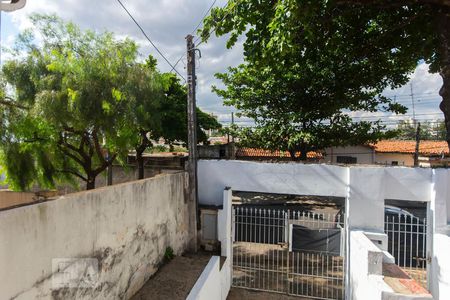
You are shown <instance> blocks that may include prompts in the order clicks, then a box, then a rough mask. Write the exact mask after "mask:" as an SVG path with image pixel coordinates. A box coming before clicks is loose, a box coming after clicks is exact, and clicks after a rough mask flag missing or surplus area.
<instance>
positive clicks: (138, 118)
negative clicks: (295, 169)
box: [119, 56, 165, 179]
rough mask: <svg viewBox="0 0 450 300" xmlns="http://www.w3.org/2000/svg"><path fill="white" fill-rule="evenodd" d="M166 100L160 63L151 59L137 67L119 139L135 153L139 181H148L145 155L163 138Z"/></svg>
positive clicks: (130, 81)
mask: <svg viewBox="0 0 450 300" xmlns="http://www.w3.org/2000/svg"><path fill="white" fill-rule="evenodd" d="M164 97H165V95H164V82H163V77H162V76H161V74H160V73H159V72H158V71H157V70H156V60H155V59H154V58H153V57H151V56H149V58H148V59H147V60H146V61H145V63H136V64H134V65H133V67H132V69H131V72H129V77H128V78H127V83H126V85H125V98H126V99H127V103H126V106H127V109H126V111H125V113H124V114H122V118H121V121H120V123H121V124H122V125H121V126H120V129H119V135H121V136H123V137H124V139H123V141H124V142H125V144H124V145H121V148H128V149H130V150H131V149H134V150H135V154H136V166H137V169H138V178H139V179H143V178H144V156H143V155H144V152H145V151H146V150H148V149H149V148H150V147H152V142H151V139H158V138H159V136H158V135H159V134H161V113H162V112H161V102H162V101H163V98H164ZM127 144H128V147H127V146H126V145H127ZM126 155H128V153H126Z"/></svg>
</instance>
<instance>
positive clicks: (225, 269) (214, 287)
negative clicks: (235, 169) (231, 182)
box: [186, 188, 233, 300]
mask: <svg viewBox="0 0 450 300" xmlns="http://www.w3.org/2000/svg"><path fill="white" fill-rule="evenodd" d="M231 202H232V191H231V189H229V188H226V189H225V190H224V191H223V208H222V209H220V210H219V211H218V216H217V217H218V220H217V224H218V225H217V235H218V239H219V241H220V244H221V256H222V257H223V259H225V261H224V262H223V265H222V266H220V257H219V256H213V257H212V258H211V260H210V261H209V263H208V265H207V266H206V267H205V269H204V270H203V272H202V274H201V275H200V277H199V278H198V280H197V282H196V283H195V285H194V287H193V288H192V290H191V291H190V293H189V295H188V297H187V298H186V299H187V300H210V299H215V300H226V299H227V296H228V293H229V291H230V288H231V276H232V273H231V268H232V266H231V260H232V257H231V255H232V254H231V251H232V247H233V245H232V238H231V236H232V228H231V227H232V221H231V220H232V212H231V209H232V206H231Z"/></svg>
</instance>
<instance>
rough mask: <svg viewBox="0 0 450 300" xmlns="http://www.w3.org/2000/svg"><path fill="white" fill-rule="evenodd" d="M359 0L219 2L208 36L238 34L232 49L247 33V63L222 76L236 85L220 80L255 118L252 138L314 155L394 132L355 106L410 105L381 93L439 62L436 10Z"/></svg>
mask: <svg viewBox="0 0 450 300" xmlns="http://www.w3.org/2000/svg"><path fill="white" fill-rule="evenodd" d="M357 2H358V1H356V2H355V3H354V4H351V1H325V0H323V1H322V0H320V1H308V0H288V1H257V0H230V1H229V2H228V4H227V5H226V6H225V7H224V8H216V9H213V10H212V12H211V16H210V17H209V18H207V19H206V20H205V27H204V29H203V31H202V37H203V39H208V38H209V33H210V32H211V31H212V30H215V33H216V34H217V35H219V36H220V35H224V34H230V38H229V40H228V44H227V46H228V47H232V46H233V45H234V44H235V43H236V42H237V40H238V37H239V36H241V35H245V41H244V58H245V62H244V64H242V65H240V66H238V67H235V68H230V69H229V73H227V74H218V75H217V76H218V78H220V79H221V80H222V81H223V82H224V84H225V86H226V88H225V89H217V88H214V90H215V91H216V92H217V93H218V94H219V95H220V96H221V97H223V98H224V99H225V104H226V105H233V106H235V107H236V108H237V109H239V110H240V111H241V112H242V114H243V115H245V116H248V117H251V118H253V119H254V120H255V124H256V128H255V129H253V130H252V129H246V130H242V131H241V134H243V135H244V140H248V141H253V142H258V143H259V145H258V146H261V147H265V148H268V149H283V150H289V151H290V152H291V153H295V152H296V151H301V152H302V155H303V157H302V158H306V152H307V151H309V150H314V149H322V148H325V147H328V146H333V145H345V144H355V143H363V142H370V141H375V140H377V139H380V138H386V137H390V136H391V134H392V132H389V131H385V128H384V126H382V124H381V122H374V123H370V122H353V120H352V119H351V118H350V117H349V116H348V113H349V112H354V111H366V112H374V111H377V110H382V111H388V112H394V113H404V112H405V111H406V108H405V107H403V106H402V105H400V104H398V103H395V102H393V101H392V99H388V98H386V97H383V96H381V92H382V91H383V90H384V89H386V88H388V87H390V88H396V87H399V86H401V85H404V84H405V83H406V82H407V81H408V75H409V74H410V73H411V72H412V71H413V70H414V69H415V67H416V65H417V63H418V62H419V61H420V60H425V61H426V62H428V63H430V64H431V69H432V70H438V69H439V65H440V63H439V62H440V61H441V59H440V57H439V55H438V52H437V51H436V45H437V43H438V39H437V34H436V31H435V28H434V27H433V26H432V25H429V24H428V23H430V22H429V20H430V19H429V18H430V16H431V14H432V11H431V10H430V9H425V10H424V6H423V5H421V4H420V3H419V4H417V3H416V1H413V2H411V3H408V5H395V6H393V7H392V8H391V9H389V10H387V9H380V7H376V6H375V5H374V6H371V7H368V6H367V5H363V4H361V3H357ZM360 2H370V1H360ZM373 2H376V1H373ZM381 2H383V1H381ZM385 2H386V1H385ZM393 2H396V1H393ZM398 2H401V1H398ZM419 2H420V1H419ZM422 25H423V26H422Z"/></svg>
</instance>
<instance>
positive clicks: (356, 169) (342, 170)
mask: <svg viewBox="0 0 450 300" xmlns="http://www.w3.org/2000/svg"><path fill="white" fill-rule="evenodd" d="M199 182H200V183H201V184H200V185H199V200H200V203H202V204H213V205H224V207H228V206H229V205H230V204H229V203H228V202H227V201H228V200H226V201H225V202H224V200H223V199H228V197H229V196H226V195H228V194H227V193H230V192H231V191H229V192H225V194H224V192H223V190H224V188H225V187H231V188H232V189H233V190H237V191H248V192H263V193H280V194H297V195H319V196H338V197H345V198H346V206H347V207H346V208H347V211H346V220H347V225H348V229H349V230H363V231H371V232H373V233H374V234H375V235H377V234H383V233H384V201H385V200H386V199H395V200H409V201H424V202H429V208H430V211H429V221H430V222H432V224H433V226H430V228H438V227H442V226H446V225H447V224H450V188H449V182H450V171H449V170H446V169H423V168H405V167H381V166H351V167H341V166H330V165H318V164H315V165H304V164H299V163H260V162H248V161H225V160H221V161H217V160H216V161H215V160H201V161H199ZM224 195H225V196H224ZM222 214H224V213H223V212H222ZM219 215H220V212H219ZM219 218H222V219H223V220H222V219H219V222H218V226H219V229H218V230H219V236H224V237H223V238H225V239H229V235H228V233H226V230H228V228H229V225H228V224H227V223H226V222H225V221H224V220H225V219H226V218H228V216H226V215H225V214H224V215H223V216H222V217H219ZM223 224H227V225H225V226H226V227H225V229H223V228H221V226H223ZM433 230H434V229H433ZM220 232H222V234H221V233H220ZM225 233H226V234H225ZM224 234H225V235H224ZM435 236H437V239H438V240H439V245H437V243H438V242H436V241H435V240H434V237H435ZM447 239H448V236H444V235H442V234H440V235H439V234H438V233H436V232H434V231H430V232H429V235H428V241H429V242H430V245H429V251H430V256H432V257H433V261H437V263H432V264H431V265H430V266H429V267H430V272H432V274H433V275H432V278H430V282H433V287H432V288H431V291H432V292H433V295H434V294H435V293H438V292H439V290H442V289H443V290H445V289H446V287H447V285H448V284H449V282H450V263H448V262H447V260H446V257H445V256H444V253H447V254H446V255H447V256H448V253H450V245H449V244H448V242H447ZM348 243H349V242H348ZM230 244H231V242H230ZM224 245H225V244H222V246H223V247H224V248H222V251H223V252H222V253H224V251H229V250H228V246H224ZM436 245H437V248H436ZM347 247H348V248H350V251H351V247H352V246H351V245H349V244H347ZM447 247H448V248H447ZM225 253H227V252H225ZM348 255H349V256H348V257H349V258H350V259H348V260H347V263H349V261H351V260H352V259H353V252H352V253H351V254H348ZM444 262H445V263H446V266H447V265H448V266H449V270H447V268H446V267H445V266H444V267H441V266H442V264H443V263H444ZM352 266H355V264H352ZM356 266H358V264H356ZM438 266H439V267H438ZM349 267H350V266H349ZM350 270H351V267H350ZM436 274H438V275H436ZM435 275H436V276H435ZM347 280H350V279H347ZM347 282H348V281H347ZM445 291H447V290H445ZM445 293H447V292H445ZM449 295H450V294H449ZM435 298H436V297H435ZM378 299H379V298H378ZM436 299H439V298H436ZM440 299H445V298H442V297H441V298H440ZM448 299H450V296H449V298H448Z"/></svg>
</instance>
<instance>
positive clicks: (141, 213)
mask: <svg viewBox="0 0 450 300" xmlns="http://www.w3.org/2000/svg"><path fill="white" fill-rule="evenodd" d="M186 181H187V177H186V174H185V173H184V172H182V173H177V174H170V175H162V176H157V177H155V178H150V179H145V180H141V181H135V182H130V183H124V184H119V185H115V186H112V187H107V188H100V189H96V190H94V191H87V192H81V193H76V194H71V195H67V196H64V197H60V198H58V199H57V200H54V201H49V202H44V203H39V204H34V205H29V206H25V207H19V208H15V209H11V210H6V211H2V212H0V299H37V298H39V299H75V298H76V299H93V298H96V299H128V298H129V297H131V296H132V295H133V294H134V293H135V292H136V291H137V290H139V288H140V287H141V286H142V285H143V284H144V283H145V281H146V280H147V279H148V278H149V277H150V276H151V275H152V274H154V273H155V272H156V270H157V269H158V266H159V265H160V264H161V262H162V260H163V257H164V253H165V250H166V248H167V247H169V246H170V247H172V248H173V250H174V252H175V254H177V255H178V254H181V253H182V252H184V251H185V249H187V246H188V243H189V242H190V239H189V207H188V202H187V201H186V200H185V194H186V193H185V189H186V186H187V185H186ZM58 258H79V259H83V258H94V259H97V260H98V267H99V272H98V278H96V281H95V287H93V288H92V287H88V288H79V289H70V288H55V284H54V282H53V284H52V280H54V279H55V276H56V275H58V274H57V272H56V271H55V270H54V268H53V270H52V260H53V259H58ZM52 287H53V288H52Z"/></svg>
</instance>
